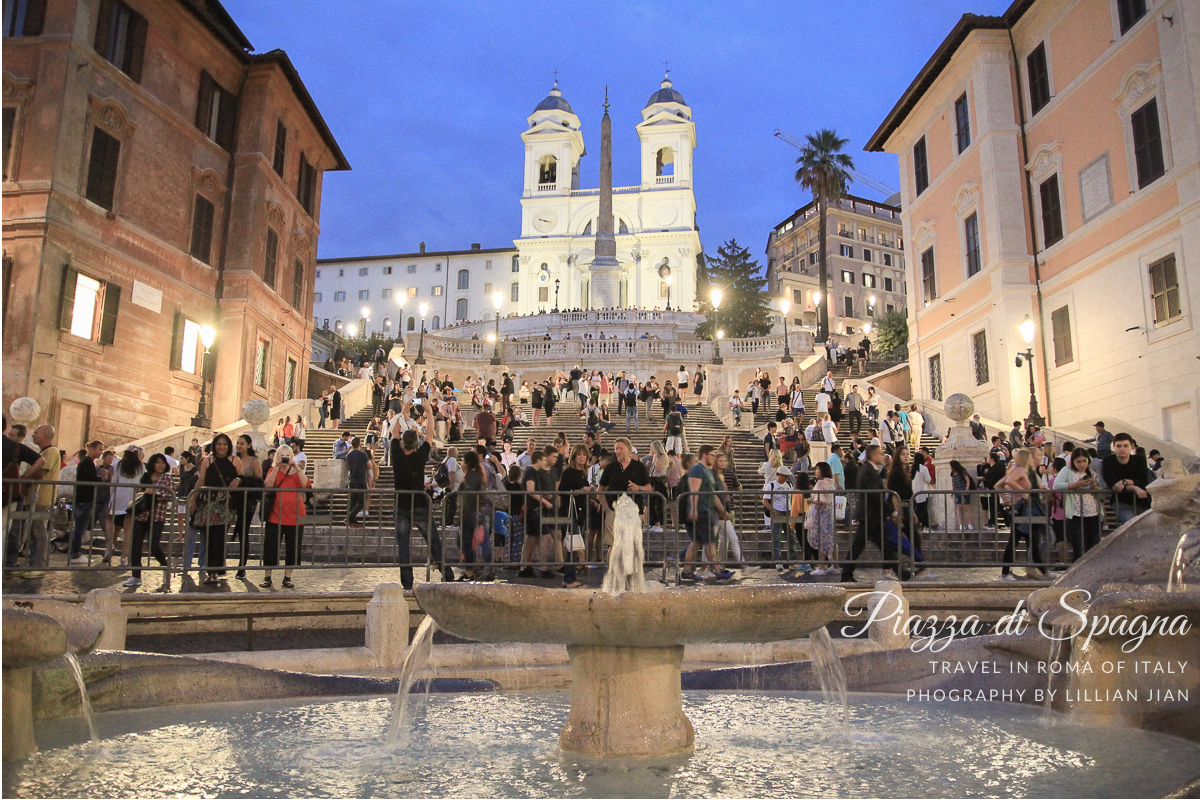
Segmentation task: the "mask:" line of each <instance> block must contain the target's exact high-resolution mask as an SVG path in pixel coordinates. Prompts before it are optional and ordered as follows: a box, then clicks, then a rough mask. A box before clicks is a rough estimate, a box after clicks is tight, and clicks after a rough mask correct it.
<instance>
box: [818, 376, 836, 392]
mask: <svg viewBox="0 0 1200 800" xmlns="http://www.w3.org/2000/svg"><path fill="white" fill-rule="evenodd" d="M836 390H837V381H835V380H834V379H833V370H827V371H826V372H825V377H824V378H822V379H821V391H823V392H825V394H827V395H829V396H830V397H833V393H834V392H835V391H836Z"/></svg>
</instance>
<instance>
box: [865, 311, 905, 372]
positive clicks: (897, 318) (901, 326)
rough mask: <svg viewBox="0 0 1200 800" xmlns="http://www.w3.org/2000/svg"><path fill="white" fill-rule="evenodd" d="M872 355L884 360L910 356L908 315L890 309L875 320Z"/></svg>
mask: <svg viewBox="0 0 1200 800" xmlns="http://www.w3.org/2000/svg"><path fill="white" fill-rule="evenodd" d="M871 355H872V357H875V358H879V359H881V360H884V361H903V360H904V359H906V358H908V317H906V316H904V314H902V313H900V312H899V311H889V312H887V313H886V314H884V315H883V316H882V317H879V318H878V319H876V320H875V342H874V344H872V346H871Z"/></svg>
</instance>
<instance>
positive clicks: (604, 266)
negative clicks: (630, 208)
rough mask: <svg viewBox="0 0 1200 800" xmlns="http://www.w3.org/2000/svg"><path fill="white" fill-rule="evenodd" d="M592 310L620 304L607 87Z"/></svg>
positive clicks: (593, 265) (602, 137)
mask: <svg viewBox="0 0 1200 800" xmlns="http://www.w3.org/2000/svg"><path fill="white" fill-rule="evenodd" d="M591 272H592V277H591V281H592V282H591V291H590V293H589V294H590V299H591V305H592V308H616V307H617V305H619V302H620V291H621V290H620V286H621V265H620V264H618V263H617V237H616V236H615V235H614V234H613V209H612V120H611V119H609V118H608V87H607V86H606V87H605V88H604V119H602V120H601V121H600V219H599V222H598V223H597V225H596V256H595V258H593V259H592V267H591Z"/></svg>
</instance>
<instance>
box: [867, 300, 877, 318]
mask: <svg viewBox="0 0 1200 800" xmlns="http://www.w3.org/2000/svg"><path fill="white" fill-rule="evenodd" d="M868 303H869V304H870V310H869V311H868V312H867V314H868V315H869V316H872V317H873V316H875V295H871V299H870V300H869V301H868Z"/></svg>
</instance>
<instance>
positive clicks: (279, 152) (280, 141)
mask: <svg viewBox="0 0 1200 800" xmlns="http://www.w3.org/2000/svg"><path fill="white" fill-rule="evenodd" d="M286 158H287V127H286V126H285V125H284V124H283V120H277V121H276V122H275V158H274V164H272V166H273V167H274V168H275V174H277V175H278V176H279V177H281V178H282V177H283V167H284V163H285V159H286Z"/></svg>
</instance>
